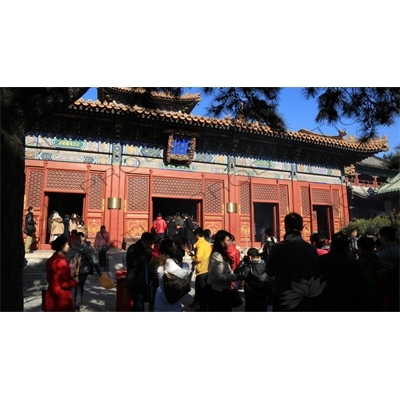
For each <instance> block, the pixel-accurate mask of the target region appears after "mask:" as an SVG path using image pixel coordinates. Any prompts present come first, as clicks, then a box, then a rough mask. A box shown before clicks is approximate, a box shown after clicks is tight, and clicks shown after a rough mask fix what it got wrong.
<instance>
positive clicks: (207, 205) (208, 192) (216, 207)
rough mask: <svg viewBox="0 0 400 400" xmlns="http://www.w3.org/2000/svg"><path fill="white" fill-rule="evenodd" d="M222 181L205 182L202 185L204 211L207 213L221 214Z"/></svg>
mask: <svg viewBox="0 0 400 400" xmlns="http://www.w3.org/2000/svg"><path fill="white" fill-rule="evenodd" d="M222 190H223V183H222V182H206V183H205V185H204V191H205V193H204V212H205V213H207V214H221V211H222V210H221V209H222V207H221V205H222Z"/></svg>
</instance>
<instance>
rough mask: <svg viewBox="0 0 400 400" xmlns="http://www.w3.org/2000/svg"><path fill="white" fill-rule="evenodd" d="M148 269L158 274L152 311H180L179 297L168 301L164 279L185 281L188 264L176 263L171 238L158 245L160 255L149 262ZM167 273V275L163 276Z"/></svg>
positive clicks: (187, 273)
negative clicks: (173, 300) (171, 301)
mask: <svg viewBox="0 0 400 400" xmlns="http://www.w3.org/2000/svg"><path fill="white" fill-rule="evenodd" d="M150 270H152V271H156V272H157V274H158V284H159V286H158V288H157V290H156V296H155V301H154V312H182V311H183V307H182V303H181V299H178V300H177V301H175V302H173V303H170V302H169V301H168V299H167V294H166V292H165V287H164V279H168V277H170V278H172V279H175V278H177V279H180V280H182V283H185V279H186V278H188V276H189V274H190V269H189V264H188V263H181V266H180V265H178V263H177V260H176V258H175V245H174V241H173V240H172V239H165V240H163V241H162V242H161V245H160V256H159V257H157V258H155V259H153V260H152V261H151V262H150ZM165 275H167V277H165Z"/></svg>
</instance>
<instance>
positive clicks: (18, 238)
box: [0, 123, 25, 311]
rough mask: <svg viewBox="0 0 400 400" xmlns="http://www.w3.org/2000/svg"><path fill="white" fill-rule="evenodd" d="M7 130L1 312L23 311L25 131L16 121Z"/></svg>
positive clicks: (3, 148) (3, 170)
mask: <svg viewBox="0 0 400 400" xmlns="http://www.w3.org/2000/svg"><path fill="white" fill-rule="evenodd" d="M8 129H10V130H8ZM8 129H7V131H6V129H4V128H3V126H2V129H1V206H2V208H1V222H0V224H1V238H2V240H1V245H2V246H1V311H23V309H24V297H23V287H22V286H23V281H22V271H23V267H24V262H25V251H24V245H23V239H22V230H21V226H22V218H23V215H22V212H23V202H24V185H25V171H24V168H25V131H24V127H23V126H22V125H21V124H17V123H14V124H13V125H12V126H11V127H10V128H8Z"/></svg>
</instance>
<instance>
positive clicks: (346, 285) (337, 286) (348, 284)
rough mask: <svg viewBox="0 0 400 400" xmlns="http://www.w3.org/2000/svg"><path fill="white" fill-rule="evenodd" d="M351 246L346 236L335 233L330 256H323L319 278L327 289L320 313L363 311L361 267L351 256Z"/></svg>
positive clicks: (319, 267) (320, 300)
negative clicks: (325, 284) (324, 282)
mask: <svg viewBox="0 0 400 400" xmlns="http://www.w3.org/2000/svg"><path fill="white" fill-rule="evenodd" d="M349 244H350V241H349V238H348V237H347V236H346V235H345V234H344V233H341V232H338V233H335V234H334V235H333V237H332V242H331V248H330V250H329V253H327V254H324V255H322V256H320V257H319V265H318V276H321V277H322V278H321V279H322V280H324V281H326V283H327V287H326V289H325V290H324V291H323V293H322V294H321V296H319V298H318V311H336V312H339V311H362V308H361V300H362V298H363V296H364V294H363V290H362V287H361V284H360V283H361V278H362V275H361V268H360V267H359V265H358V263H357V261H356V260H354V259H352V258H351V256H350V255H349Z"/></svg>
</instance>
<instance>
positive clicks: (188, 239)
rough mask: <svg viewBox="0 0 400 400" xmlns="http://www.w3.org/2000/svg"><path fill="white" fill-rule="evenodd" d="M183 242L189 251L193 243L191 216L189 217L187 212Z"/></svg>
mask: <svg viewBox="0 0 400 400" xmlns="http://www.w3.org/2000/svg"><path fill="white" fill-rule="evenodd" d="M184 224H185V244H186V246H187V248H188V249H189V250H190V251H191V250H192V249H193V244H194V235H193V231H194V226H193V221H192V218H190V217H189V214H185V222H184Z"/></svg>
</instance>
